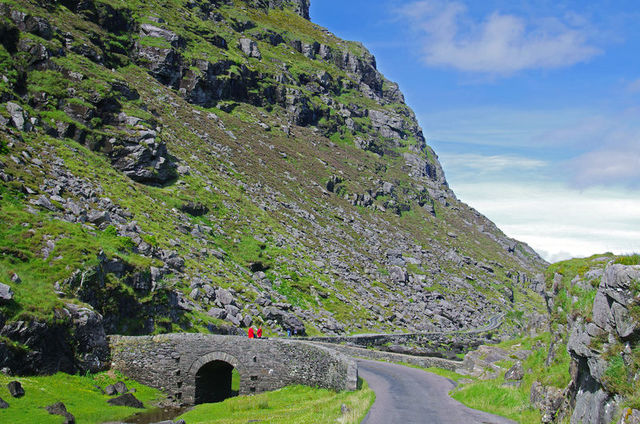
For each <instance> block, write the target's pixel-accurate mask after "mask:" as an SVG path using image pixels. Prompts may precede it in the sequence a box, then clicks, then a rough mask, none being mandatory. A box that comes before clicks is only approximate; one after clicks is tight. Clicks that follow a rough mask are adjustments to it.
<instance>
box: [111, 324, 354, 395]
mask: <svg viewBox="0 0 640 424" xmlns="http://www.w3.org/2000/svg"><path fill="white" fill-rule="evenodd" d="M109 344H110V347H111V358H112V368H113V369H116V370H119V371H121V372H122V373H123V374H125V375H126V376H128V377H131V378H135V379H136V380H138V381H140V382H141V383H144V384H147V385H149V386H151V387H155V388H158V389H160V390H162V391H163V392H165V393H167V395H169V398H170V399H171V400H173V401H174V402H175V403H178V404H185V405H191V404H193V403H194V402H195V384H196V383H195V380H196V378H195V377H196V373H197V372H198V370H199V369H200V367H201V366H203V365H205V364H206V363H208V362H211V361H215V360H220V361H224V362H227V363H229V364H231V365H233V367H234V368H236V369H237V371H238V373H239V374H240V394H250V393H258V392H263V391H268V390H275V389H279V388H281V387H284V386H287V385H290V384H304V385H309V386H317V387H323V388H327V389H333V390H355V389H356V387H357V380H358V369H357V364H356V362H355V361H354V360H353V359H352V358H349V357H347V356H345V355H343V354H341V353H339V352H336V351H335V350H333V349H329V348H327V347H324V346H317V345H311V344H308V343H303V342H299V341H296V340H281V339H248V338H245V337H240V336H220V335H207V334H168V335H159V336H142V337H129V336H110V337H109Z"/></svg>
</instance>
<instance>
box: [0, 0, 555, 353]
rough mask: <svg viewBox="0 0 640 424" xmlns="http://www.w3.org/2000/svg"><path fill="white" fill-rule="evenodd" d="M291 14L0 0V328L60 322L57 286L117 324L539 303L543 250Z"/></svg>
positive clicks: (343, 47) (356, 326)
mask: <svg viewBox="0 0 640 424" xmlns="http://www.w3.org/2000/svg"><path fill="white" fill-rule="evenodd" d="M308 11H309V2H308V1H307V0H297V1H279V0H272V1H266V0H264V1H263V0H254V1H239V0H236V1H231V0H220V1H205V0H176V1H173V2H160V1H144V2H143V1H137V0H127V1H115V0H86V1H81V2H76V1H64V0H63V1H44V2H35V1H21V2H15V1H3V2H2V3H1V4H0V15H1V21H0V35H1V37H0V38H1V40H2V47H1V48H0V73H2V80H1V81H0V89H1V91H0V101H1V102H2V104H0V137H1V138H0V142H1V145H0V180H2V184H1V185H0V189H1V193H0V194H1V198H0V202H1V206H2V208H1V211H0V214H1V215H2V226H1V227H0V231H1V232H2V233H1V237H0V252H1V253H2V256H1V257H0V279H2V281H1V282H2V283H4V284H6V285H8V286H10V287H11V289H12V290H13V293H14V296H13V298H12V299H9V300H5V301H4V304H3V305H2V306H0V308H1V311H2V321H4V322H6V324H5V328H4V329H3V330H2V331H1V332H0V333H1V334H2V336H3V337H5V339H0V343H5V341H6V340H16V338H15V337H14V335H15V332H11V331H10V330H11V328H14V327H15V325H14V323H16V322H19V321H21V322H26V323H28V322H32V321H37V320H41V321H45V322H46V321H47V320H49V321H51V320H56V319H58V318H60V317H62V318H60V319H58V323H60V322H63V323H64V322H66V323H67V324H68V325H70V326H72V325H73V324H72V320H71V319H70V318H69V319H67V318H64V317H65V316H66V315H65V314H57V315H55V317H54V316H53V315H51V311H58V310H62V309H64V303H65V302H67V301H68V300H69V299H70V298H73V299H78V300H79V301H80V302H84V303H85V304H86V305H90V306H91V307H92V308H94V309H95V310H96V311H97V312H99V313H100V314H101V318H100V319H103V320H104V321H101V322H103V325H104V328H105V330H106V331H107V332H108V333H124V334H148V333H157V332H166V331H177V330H181V329H182V330H190V331H214V332H226V331H232V332H233V331H239V330H238V329H240V328H243V327H246V326H249V325H251V324H252V323H256V324H258V325H262V326H264V327H266V328H267V329H268V330H269V331H273V332H276V333H277V332H283V331H285V329H287V328H293V329H296V330H297V331H299V332H301V333H304V332H306V333H315V334H318V333H325V334H340V333H345V332H353V331H390V330H398V329H407V330H414V331H422V330H440V329H442V330H447V329H458V328H465V327H469V326H476V325H478V324H481V323H482V322H483V321H485V320H486V319H488V318H489V317H491V316H494V315H496V314H498V313H502V312H509V311H517V310H526V309H527V308H528V304H529V303H530V302H535V301H534V300H532V299H533V297H531V294H530V291H529V290H528V287H529V286H530V285H531V284H532V281H533V280H534V279H535V275H536V274H537V273H538V272H540V270H541V269H542V267H543V266H544V265H545V264H544V261H542V259H540V258H539V257H538V255H537V254H536V253H535V252H533V250H531V249H530V248H529V247H528V246H526V245H525V244H523V243H520V242H517V241H515V240H512V239H509V238H507V237H506V236H505V235H504V234H503V233H502V232H501V231H500V230H499V229H497V228H496V227H495V225H494V224H493V223H491V222H490V221H489V220H487V219H486V218H485V217H483V216H482V215H480V214H479V213H478V212H476V211H475V210H473V209H471V208H469V207H468V206H467V205H465V204H463V203H461V202H460V201H458V200H457V199H456V197H455V195H454V193H453V192H452V191H451V190H450V188H449V187H448V185H447V182H446V179H445V176H444V172H443V170H442V167H441V166H440V164H439V162H438V159H437V156H436V155H435V153H434V152H433V150H432V149H431V148H430V147H429V146H428V145H427V144H426V141H425V139H424V136H423V134H422V130H421V129H420V127H419V125H418V123H417V121H416V118H415V115H414V113H413V112H412V111H411V109H410V108H409V107H408V106H407V105H406V104H405V103H404V98H403V96H402V93H401V92H400V90H399V88H398V85H397V84H395V83H393V82H390V81H388V80H387V79H386V78H385V77H384V76H382V75H381V74H380V73H379V72H378V71H377V69H376V61H375V58H374V57H373V56H372V55H371V54H370V53H369V52H368V51H367V50H366V49H365V48H364V47H363V46H362V45H361V44H359V43H354V42H347V41H344V40H340V39H338V38H337V37H335V36H334V35H332V34H331V33H329V32H328V31H327V30H325V29H323V28H320V27H318V26H316V25H314V24H312V23H311V22H309V21H308V17H309V16H308ZM63 299H66V300H63ZM514 316H517V314H514ZM510 324H517V323H516V322H510ZM12 325H14V327H11V326H12ZM20 343H22V342H20ZM27 347H28V346H27Z"/></svg>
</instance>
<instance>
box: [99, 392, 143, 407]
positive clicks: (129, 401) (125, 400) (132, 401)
mask: <svg viewBox="0 0 640 424" xmlns="http://www.w3.org/2000/svg"><path fill="white" fill-rule="evenodd" d="M107 402H108V403H109V404H111V405H114V406H130V407H132V408H144V405H143V404H142V402H140V401H139V400H138V399H137V398H136V397H135V396H134V395H133V394H131V393H125V394H124V395H120V396H118V397H116V398H113V399H109V400H108V401H107Z"/></svg>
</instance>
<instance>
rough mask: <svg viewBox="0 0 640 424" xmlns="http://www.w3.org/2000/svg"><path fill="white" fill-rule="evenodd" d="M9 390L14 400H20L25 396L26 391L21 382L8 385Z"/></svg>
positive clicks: (12, 382)
mask: <svg viewBox="0 0 640 424" xmlns="http://www.w3.org/2000/svg"><path fill="white" fill-rule="evenodd" d="M7 389H9V393H10V394H11V396H13V397H14V398H19V397H22V396H24V389H23V388H22V384H20V382H19V381H15V380H14V381H11V382H9V384H7Z"/></svg>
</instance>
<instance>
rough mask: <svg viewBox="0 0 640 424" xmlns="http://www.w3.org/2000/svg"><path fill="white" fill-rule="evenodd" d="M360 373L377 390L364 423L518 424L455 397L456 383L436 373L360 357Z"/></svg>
mask: <svg viewBox="0 0 640 424" xmlns="http://www.w3.org/2000/svg"><path fill="white" fill-rule="evenodd" d="M358 374H359V376H360V377H362V378H363V379H365V380H366V381H367V383H368V384H369V387H371V388H372V389H373V391H374V392H375V393H376V401H375V402H374V404H373V406H372V407H371V409H370V410H369V413H368V414H367V416H366V417H365V419H364V421H362V424H421V423H428V424H483V423H484V424H515V421H511V420H509V419H507V418H503V417H499V416H497V415H492V414H488V413H486V412H481V411H477V410H475V409H471V408H468V407H466V406H464V405H463V404H461V403H460V402H458V401H456V400H454V399H452V398H451V397H450V396H449V394H448V393H449V391H450V390H451V389H453V388H454V386H455V384H454V383H453V382H452V381H451V380H449V379H447V378H444V377H440V376H438V375H435V374H431V373H428V372H425V371H422V370H419V369H416V368H410V367H405V366H402V365H397V364H389V363H385V362H377V361H367V360H358Z"/></svg>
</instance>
